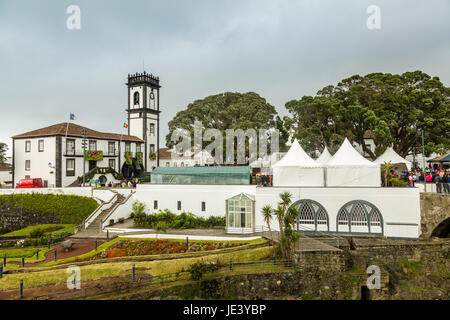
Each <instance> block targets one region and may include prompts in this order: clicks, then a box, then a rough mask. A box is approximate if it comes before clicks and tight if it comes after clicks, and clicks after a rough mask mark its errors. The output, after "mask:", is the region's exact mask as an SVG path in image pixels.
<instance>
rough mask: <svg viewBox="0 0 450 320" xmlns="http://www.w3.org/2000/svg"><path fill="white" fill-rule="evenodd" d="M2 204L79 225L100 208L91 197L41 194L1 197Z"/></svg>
mask: <svg viewBox="0 0 450 320" xmlns="http://www.w3.org/2000/svg"><path fill="white" fill-rule="evenodd" d="M1 202H7V203H10V204H12V205H13V207H14V208H17V209H18V208H23V209H25V210H28V211H35V212H41V213H42V214H52V213H53V214H55V215H56V216H57V217H58V218H59V219H60V220H61V223H64V224H79V223H81V222H82V221H83V220H84V219H86V218H87V217H88V216H89V215H90V214H91V213H92V212H93V211H94V210H95V209H96V208H97V207H98V203H97V202H96V201H95V200H94V199H93V198H89V197H81V196H74V195H55V194H39V193H32V194H15V195H0V203H1Z"/></svg>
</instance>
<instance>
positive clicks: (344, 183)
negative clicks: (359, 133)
mask: <svg viewBox="0 0 450 320" xmlns="http://www.w3.org/2000/svg"><path fill="white" fill-rule="evenodd" d="M325 168H326V181H327V187H380V186H381V172H380V165H379V164H378V163H374V162H371V161H369V160H367V159H366V158H364V157H363V156H362V155H361V154H360V153H359V152H358V151H356V150H355V148H353V147H352V145H351V144H350V142H349V141H348V140H347V138H345V140H344V142H343V143H342V145H341V147H340V148H339V150H338V151H337V152H336V153H335V154H334V156H333V157H332V158H331V159H330V160H329V161H328V162H327V163H326V164H325Z"/></svg>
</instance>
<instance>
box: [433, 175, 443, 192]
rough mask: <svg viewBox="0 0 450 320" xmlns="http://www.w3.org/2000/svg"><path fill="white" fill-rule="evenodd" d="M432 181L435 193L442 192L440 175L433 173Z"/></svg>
mask: <svg viewBox="0 0 450 320" xmlns="http://www.w3.org/2000/svg"><path fill="white" fill-rule="evenodd" d="M434 183H436V192H437V193H442V183H441V176H440V175H438V174H437V175H435V176H434Z"/></svg>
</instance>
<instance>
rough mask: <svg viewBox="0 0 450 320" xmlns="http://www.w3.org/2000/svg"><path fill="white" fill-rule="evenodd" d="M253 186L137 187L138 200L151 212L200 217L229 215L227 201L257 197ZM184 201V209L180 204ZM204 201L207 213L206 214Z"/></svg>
mask: <svg viewBox="0 0 450 320" xmlns="http://www.w3.org/2000/svg"><path fill="white" fill-rule="evenodd" d="M255 190H256V186H252V185H157V184H155V185H141V184H138V185H137V187H136V194H135V198H136V200H138V201H141V202H144V203H145V204H146V205H147V209H149V210H150V212H155V211H157V210H158V209H169V210H170V211H172V212H173V213H176V214H180V213H182V212H183V211H189V212H192V213H193V214H195V215H197V216H202V217H209V216H225V211H226V210H225V200H227V199H229V198H231V197H233V196H235V195H237V194H240V193H242V192H244V193H248V194H251V195H254V194H255ZM154 200H157V201H158V209H157V210H154V209H153V201H154ZM178 201H181V210H178V208H177V202H178ZM202 202H205V203H206V208H205V209H206V210H205V211H202Z"/></svg>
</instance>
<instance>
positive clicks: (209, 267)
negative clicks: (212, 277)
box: [188, 261, 219, 280]
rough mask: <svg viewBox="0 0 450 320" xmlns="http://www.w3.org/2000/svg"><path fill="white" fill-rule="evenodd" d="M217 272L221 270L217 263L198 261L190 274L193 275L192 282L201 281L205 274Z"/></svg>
mask: <svg viewBox="0 0 450 320" xmlns="http://www.w3.org/2000/svg"><path fill="white" fill-rule="evenodd" d="M217 270H219V265H218V264H217V263H214V262H203V261H197V262H196V263H194V264H192V265H191V266H190V267H189V269H188V272H189V273H190V274H191V278H192V280H200V279H201V278H202V277H203V275H204V274H205V273H207V272H214V271H217Z"/></svg>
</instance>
